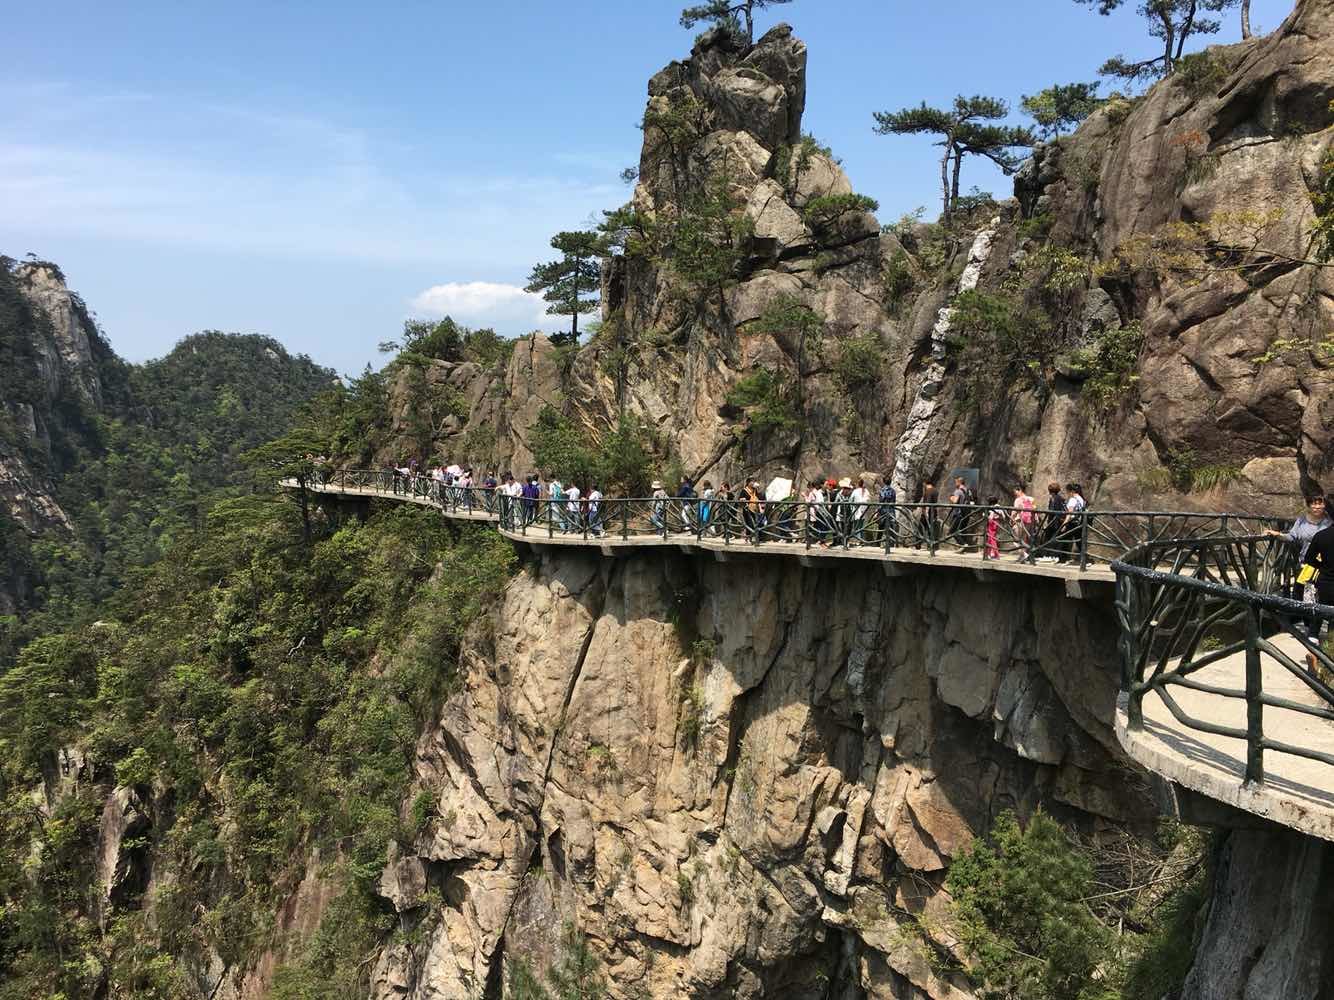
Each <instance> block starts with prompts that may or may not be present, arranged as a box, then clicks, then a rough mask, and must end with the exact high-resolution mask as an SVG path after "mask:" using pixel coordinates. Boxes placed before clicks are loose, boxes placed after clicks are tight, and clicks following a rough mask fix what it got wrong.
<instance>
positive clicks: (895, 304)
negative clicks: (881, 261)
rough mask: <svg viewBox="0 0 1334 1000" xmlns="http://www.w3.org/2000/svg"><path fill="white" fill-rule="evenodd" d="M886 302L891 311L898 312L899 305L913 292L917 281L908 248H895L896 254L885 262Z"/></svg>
mask: <svg viewBox="0 0 1334 1000" xmlns="http://www.w3.org/2000/svg"><path fill="white" fill-rule="evenodd" d="M883 277H884V281H885V304H886V305H887V306H888V307H889V309H890V311H891V312H897V310H898V308H899V306H901V305H902V304H903V302H904V301H905V300H906V299H907V297H908V296H909V294H911V293H912V290H913V287H914V285H915V284H916V282H917V277H916V275H915V274H914V273H913V266H912V258H911V257H909V256H908V252H907V251H906V250H895V251H894V256H892V257H890V259H889V260H887V261H886V262H885V268H884V275H883Z"/></svg>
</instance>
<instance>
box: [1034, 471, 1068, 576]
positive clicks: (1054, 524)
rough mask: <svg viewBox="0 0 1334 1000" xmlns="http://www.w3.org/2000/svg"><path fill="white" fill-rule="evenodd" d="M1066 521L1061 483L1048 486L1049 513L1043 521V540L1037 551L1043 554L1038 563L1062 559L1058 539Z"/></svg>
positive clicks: (1047, 512)
mask: <svg viewBox="0 0 1334 1000" xmlns="http://www.w3.org/2000/svg"><path fill="white" fill-rule="evenodd" d="M1064 520H1065V497H1064V496H1062V495H1061V485H1060V483H1048V484H1047V511H1046V513H1045V515H1044V516H1043V519H1042V539H1041V541H1040V542H1039V543H1038V546H1037V549H1038V551H1040V552H1041V553H1042V555H1040V556H1038V558H1037V561H1038V562H1057V561H1059V559H1060V554H1059V549H1058V547H1057V545H1056V539H1057V537H1058V536H1059V535H1060V533H1061V524H1062V522H1063V521H1064Z"/></svg>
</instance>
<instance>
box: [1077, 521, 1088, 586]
mask: <svg viewBox="0 0 1334 1000" xmlns="http://www.w3.org/2000/svg"><path fill="white" fill-rule="evenodd" d="M1079 568H1080V570H1081V571H1082V570H1086V569H1088V568H1089V512H1088V511H1087V510H1081V511H1080V512H1079Z"/></svg>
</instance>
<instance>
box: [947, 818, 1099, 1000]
mask: <svg viewBox="0 0 1334 1000" xmlns="http://www.w3.org/2000/svg"><path fill="white" fill-rule="evenodd" d="M945 885H946V888H947V889H948V890H949V891H950V893H951V894H952V896H953V904H952V906H953V910H954V914H955V917H956V919H957V922H958V931H959V937H960V940H961V941H962V943H963V946H964V949H965V951H966V952H967V954H968V957H969V960H970V973H971V975H972V976H973V977H974V978H975V979H976V980H977V981H978V982H979V983H980V984H981V985H983V986H984V987H985V988H986V989H987V990H989V991H994V992H995V995H997V996H1008V997H1016V998H1019V997H1022V998H1023V1000H1095V998H1096V1000H1101V998H1109V1000H1110V998H1111V997H1114V996H1115V995H1116V991H1115V984H1114V983H1112V982H1109V981H1108V980H1107V973H1108V972H1109V971H1112V970H1114V968H1115V965H1116V959H1117V954H1116V948H1115V940H1114V938H1113V936H1112V933H1111V932H1110V930H1108V928H1106V927H1104V926H1103V925H1102V924H1101V923H1100V922H1099V920H1098V919H1097V917H1096V916H1095V915H1094V914H1093V912H1092V911H1091V910H1090V909H1089V907H1088V905H1087V904H1086V903H1085V902H1084V900H1085V899H1087V898H1088V897H1090V896H1092V895H1093V894H1094V888H1093V887H1094V881H1093V866H1092V865H1091V864H1090V862H1089V860H1088V858H1087V857H1085V856H1084V854H1083V853H1082V852H1081V851H1080V850H1079V849H1078V848H1076V847H1075V846H1074V845H1072V844H1071V843H1070V841H1069V840H1067V839H1066V836H1065V834H1064V833H1063V832H1062V830H1061V828H1060V827H1059V826H1058V825H1057V824H1056V821H1055V820H1053V819H1051V818H1050V817H1049V816H1047V815H1046V814H1045V813H1041V812H1039V813H1037V814H1035V815H1034V816H1033V817H1032V818H1031V819H1030V820H1029V822H1028V825H1027V827H1026V828H1025V827H1021V826H1020V825H1019V823H1018V821H1017V820H1016V819H1015V817H1014V815H1013V814H1012V813H1006V814H1003V815H1002V816H1001V817H1000V818H999V819H998V820H997V821H996V824H995V826H994V827H993V828H992V831H991V835H990V836H989V837H988V838H986V839H979V840H977V841H975V842H974V843H973V846H972V847H971V848H970V849H969V850H968V851H966V852H965V853H964V854H962V855H960V856H958V857H956V858H955V859H954V863H953V864H952V865H951V866H950V871H949V876H948V878H947V879H946V883H945Z"/></svg>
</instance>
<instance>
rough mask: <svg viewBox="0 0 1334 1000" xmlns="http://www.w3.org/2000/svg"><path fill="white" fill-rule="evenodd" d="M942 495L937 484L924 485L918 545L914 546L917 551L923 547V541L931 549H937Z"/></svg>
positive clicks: (919, 517) (918, 523)
mask: <svg viewBox="0 0 1334 1000" xmlns="http://www.w3.org/2000/svg"><path fill="white" fill-rule="evenodd" d="M939 503H940V494H938V493H937V492H936V484H935V483H929V482H928V483H923V484H922V497H921V504H922V509H921V513H920V514H919V515H918V521H917V527H918V538H917V543H916V544H915V545H914V546H913V548H915V549H920V548H921V547H922V541H923V540H925V541H926V543H927V546H928V547H929V548H931V549H934V548H935V547H936V542H938V541H939V540H940V508H939V507H938V506H937V505H938V504H939Z"/></svg>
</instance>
